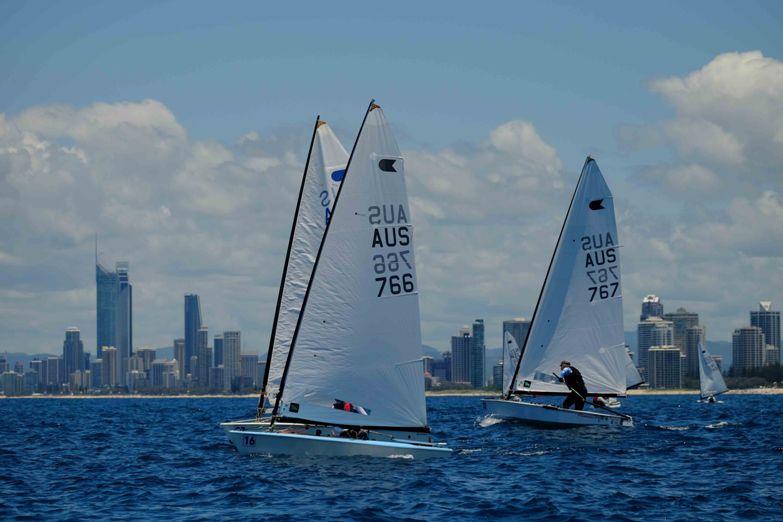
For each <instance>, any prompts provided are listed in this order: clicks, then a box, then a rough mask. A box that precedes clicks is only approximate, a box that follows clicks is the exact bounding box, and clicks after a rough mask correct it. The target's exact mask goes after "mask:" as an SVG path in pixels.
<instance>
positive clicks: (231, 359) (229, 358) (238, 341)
mask: <svg viewBox="0 0 783 522" xmlns="http://www.w3.org/2000/svg"><path fill="white" fill-rule="evenodd" d="M241 355H242V335H241V333H240V332H239V331H238V330H229V331H226V332H223V368H224V372H225V384H224V385H223V389H224V390H227V391H228V390H231V389H233V388H236V387H238V386H239V382H238V381H239V378H240V376H241V372H242V361H241Z"/></svg>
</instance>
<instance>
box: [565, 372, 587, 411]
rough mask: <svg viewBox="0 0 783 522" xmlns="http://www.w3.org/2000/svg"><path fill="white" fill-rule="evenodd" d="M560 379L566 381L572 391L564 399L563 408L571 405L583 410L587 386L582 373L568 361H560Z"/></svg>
mask: <svg viewBox="0 0 783 522" xmlns="http://www.w3.org/2000/svg"><path fill="white" fill-rule="evenodd" d="M559 378H560V381H561V382H564V383H565V384H566V386H568V389H569V390H570V393H569V394H568V395H566V398H565V400H564V401H563V408H565V409H569V408H570V407H571V406H573V407H574V409H575V410H581V409H583V408H584V407H585V397H587V386H585V381H584V379H582V374H581V373H580V372H579V370H577V369H576V368H574V367H573V366H571V363H570V362H568V361H562V362H561V363H560V376H559Z"/></svg>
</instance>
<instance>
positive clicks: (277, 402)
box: [272, 99, 375, 421]
mask: <svg viewBox="0 0 783 522" xmlns="http://www.w3.org/2000/svg"><path fill="white" fill-rule="evenodd" d="M374 104H375V100H374V99H372V100H370V103H369V105H368V106H367V111H366V112H365V113H364V118H363V119H362V124H361V126H360V127H359V132H358V133H357V134H356V139H355V140H354V143H353V147H352V148H351V155H350V156H349V157H348V163H347V164H346V166H345V174H344V178H343V181H344V180H345V178H347V177H348V170H349V168H350V166H351V160H352V159H353V154H354V152H355V151H356V144H357V143H359V138H360V137H361V135H362V131H363V130H364V124H365V122H366V121H367V115H368V114H370V111H371V110H372V108H373V105H374ZM316 128H317V126H316ZM344 186H345V183H341V184H340V188H339V189H337V195H336V196H335V198H334V204H333V205H332V213H333V214H334V212H335V211H336V209H337V203H338V202H339V201H340V194H341V193H342V191H343V187H344ZM331 224H332V220H330V221H329V222H328V223H326V227H325V229H324V233H323V238H322V240H321V244H320V245H319V246H318V253H317V254H316V256H315V263H314V264H313V270H312V272H311V273H310V279H309V280H308V282H307V290H306V291H305V295H304V298H303V300H302V307H301V309H300V312H299V317H298V319H297V321H296V327H295V328H294V335H293V337H292V339H291V347H290V348H289V350H288V356H287V357H286V363H285V368H284V369H283V375H282V377H281V379H280V387H279V388H278V392H277V397H276V399H275V406H274V408H273V410H272V417H273V421H274V417H277V416H278V414H279V411H280V401H281V399H282V397H283V391H284V389H285V383H286V379H287V378H288V370H289V368H290V366H291V358H292V356H293V353H294V348H295V347H296V340H297V337H298V336H299V329H300V328H301V326H302V317H303V316H304V311H305V308H306V307H307V300H308V298H309V296H310V290H311V288H312V285H313V280H314V279H315V274H316V272H317V270H318V262H319V261H320V259H321V252H323V248H324V243H325V241H326V237H327V235H328V234H329V228H330V225H331Z"/></svg>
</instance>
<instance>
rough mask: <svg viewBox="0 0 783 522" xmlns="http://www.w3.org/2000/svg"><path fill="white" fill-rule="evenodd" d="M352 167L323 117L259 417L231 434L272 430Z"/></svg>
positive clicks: (298, 214)
mask: <svg viewBox="0 0 783 522" xmlns="http://www.w3.org/2000/svg"><path fill="white" fill-rule="evenodd" d="M347 163H348V152H346V150H345V148H343V146H342V144H341V143H340V141H339V140H338V139H337V136H335V134H334V132H332V129H330V128H329V125H327V123H326V122H325V121H324V120H322V119H321V118H320V116H319V117H318V118H316V120H315V125H314V127H313V134H312V137H311V139H310V147H309V149H308V151H307V161H306V162H305V168H304V172H303V174H302V183H301V185H300V187H299V197H298V199H297V203H296V210H295V211H294V220H293V225H292V226H291V234H290V236H289V239H288V249H287V251H286V257H285V263H284V265H283V274H282V277H281V280H280V290H279V292H278V297H277V306H276V308H275V316H274V320H273V322H272V334H271V336H270V340H269V348H268V349H267V358H266V366H265V371H264V381H263V385H262V386H261V394H260V396H259V400H258V408H257V412H256V417H255V418H252V419H245V420H239V421H231V422H224V423H223V424H221V426H222V427H223V428H224V429H225V430H226V431H231V430H232V429H252V428H258V427H263V426H265V425H268V424H269V419H268V418H267V419H264V418H263V417H264V415H265V414H268V413H269V412H268V409H269V407H270V405H271V404H273V403H274V401H275V399H276V398H277V392H278V390H279V387H280V379H281V378H282V375H283V369H284V367H285V363H286V360H287V358H288V351H289V349H290V347H291V339H292V337H293V334H294V329H295V327H296V323H297V320H298V319H299V312H300V310H301V308H302V300H303V299H304V295H305V291H306V290H307V284H308V282H309V281H310V276H311V274H312V271H313V264H314V263H315V257H316V254H317V253H318V249H319V248H320V246H321V241H322V240H323V235H324V231H325V230H326V225H327V223H328V222H329V219H330V218H331V213H332V208H333V205H334V200H335V198H336V197H337V192H338V190H339V187H340V183H341V182H342V180H343V177H344V176H345V167H346V164H347ZM270 401H271V402H270ZM267 417H268V415H267Z"/></svg>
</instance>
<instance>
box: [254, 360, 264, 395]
mask: <svg viewBox="0 0 783 522" xmlns="http://www.w3.org/2000/svg"><path fill="white" fill-rule="evenodd" d="M265 371H266V357H263V358H261V359H259V361H258V364H257V365H256V383H257V385H258V387H259V388H261V387H262V386H263V385H264V372H265Z"/></svg>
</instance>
